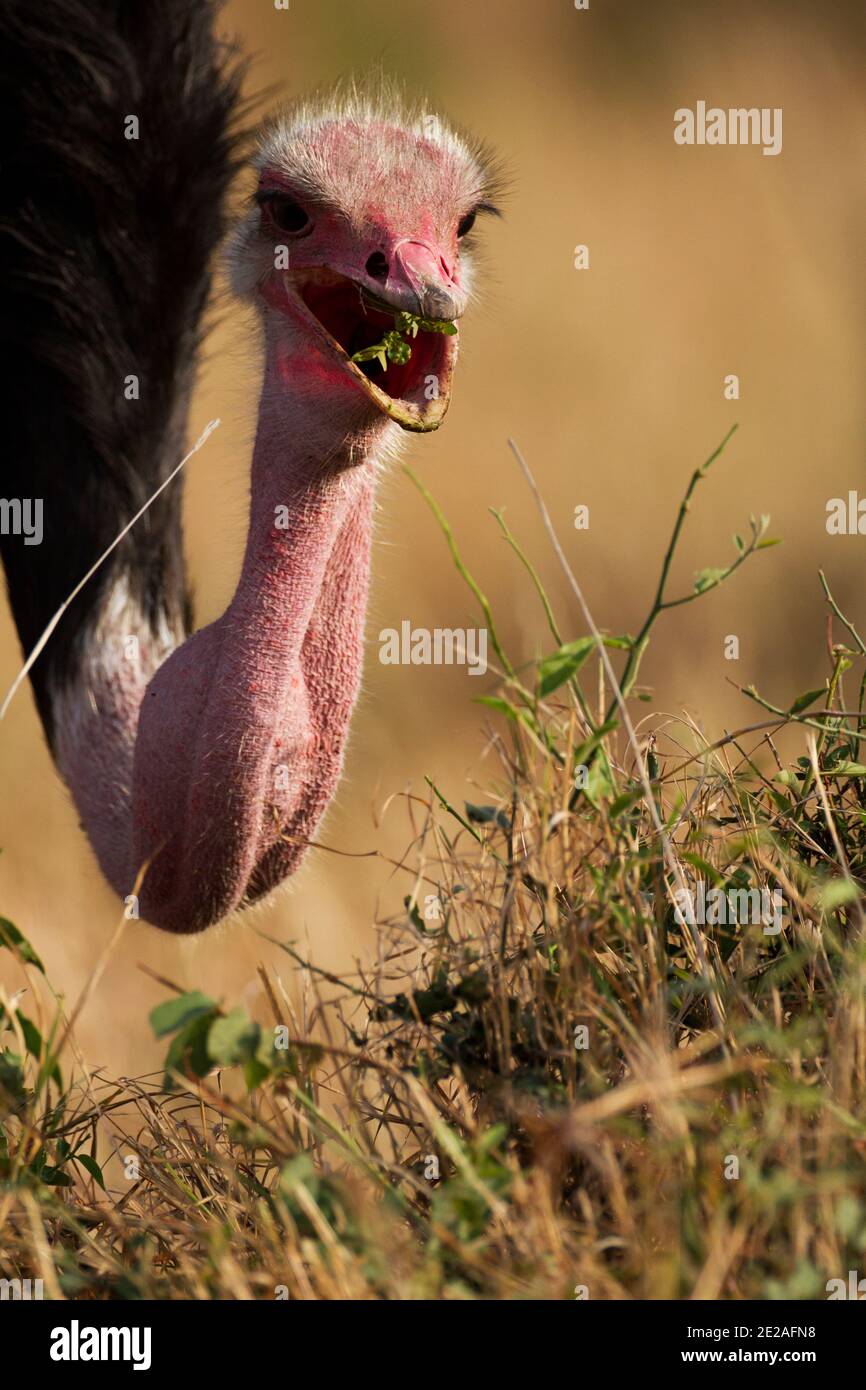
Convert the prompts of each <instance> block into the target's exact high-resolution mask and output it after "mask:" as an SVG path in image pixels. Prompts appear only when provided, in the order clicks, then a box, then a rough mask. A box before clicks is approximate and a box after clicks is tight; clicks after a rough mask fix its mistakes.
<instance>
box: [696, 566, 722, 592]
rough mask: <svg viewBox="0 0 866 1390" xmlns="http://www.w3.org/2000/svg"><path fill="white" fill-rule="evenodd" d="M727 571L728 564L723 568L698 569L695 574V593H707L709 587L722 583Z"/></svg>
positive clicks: (712, 587)
mask: <svg viewBox="0 0 866 1390" xmlns="http://www.w3.org/2000/svg"><path fill="white" fill-rule="evenodd" d="M727 572H728V570H727V567H726V566H725V567H723V568H721V569H705V570H698V573H697V574H696V575H695V593H696V594H703V593H706V591H707V589H714V588H715V587H716V585H717V584H720V583H721V581H722V580H723V579H724V577H725V575H726V574H727Z"/></svg>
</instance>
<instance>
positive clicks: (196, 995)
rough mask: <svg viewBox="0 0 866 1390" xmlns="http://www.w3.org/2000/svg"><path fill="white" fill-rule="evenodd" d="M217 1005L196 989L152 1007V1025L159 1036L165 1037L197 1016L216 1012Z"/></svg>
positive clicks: (155, 1033)
mask: <svg viewBox="0 0 866 1390" xmlns="http://www.w3.org/2000/svg"><path fill="white" fill-rule="evenodd" d="M216 1007H217V1006H216V1004H215V1003H214V1001H213V999H209V998H208V997H207V995H206V994H202V993H200V991H199V990H197V989H194V990H191V991H190V993H189V994H181V995H179V996H178V997H177V998H176V999H167V1000H166V1002H165V1003H164V1004H157V1006H156V1008H155V1009H151V1011H150V1026H151V1028H152V1029H153V1031H154V1035H155V1036H156V1037H157V1038H164V1037H165V1035H166V1033H176V1032H177V1030H178V1028H183V1027H185V1026H186V1024H188V1023H191V1022H192V1021H193V1020H194V1019H196V1018H201V1017H202V1016H203V1015H205V1014H212V1013H215V1012H216Z"/></svg>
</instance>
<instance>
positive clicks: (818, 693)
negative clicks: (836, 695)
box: [788, 685, 827, 714]
mask: <svg viewBox="0 0 866 1390" xmlns="http://www.w3.org/2000/svg"><path fill="white" fill-rule="evenodd" d="M826 695H827V687H826V685H822V686H820V687H819V688H818V689H817V690H807V691H806V692H805V693H804V694H803V695H798V696H797V698H796V700H795V701H794V703H793V705H792V706H791V708H790V709H789V710H788V713H789V714H799V713H800V711H801V710H804V709H808V708H809V705H814V703H815V701H816V700H821V699H825V698H826Z"/></svg>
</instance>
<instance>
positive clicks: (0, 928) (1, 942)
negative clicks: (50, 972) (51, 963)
mask: <svg viewBox="0 0 866 1390" xmlns="http://www.w3.org/2000/svg"><path fill="white" fill-rule="evenodd" d="M3 946H7V947H8V948H9V950H10V951H16V952H17V953H18V955H20V957H21V959H22V960H24V961H26V962H27V964H28V965H35V966H36V969H37V970H41V971H42V974H43V975H44V974H45V966H44V965H43V964H42V961H41V960H40V959H39V957H38V956H37V954H36V952H35V951H34V949H33V947H32V946H31V945H30V942H29V941H28V940H27V938H26V937H25V936H22V935H21V932H20V931H19V930H18V928H17V927H16V926H13V924H12V923H11V922H9V921H8V920H7V919H6V918H5V917H0V947H3Z"/></svg>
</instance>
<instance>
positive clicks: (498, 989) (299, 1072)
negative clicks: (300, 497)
mask: <svg viewBox="0 0 866 1390" xmlns="http://www.w3.org/2000/svg"><path fill="white" fill-rule="evenodd" d="M717 453H718V451H717ZM716 456H717V455H714V456H713V458H715V457H716ZM707 466H708V465H705V467H704V469H703V470H698V471H697V472H696V474H695V475H694V477H693V479H692V482H691V484H690V489H689V493H688V494H687V497H688V498H689V499H690V498H691V496H692V494H693V492H694V491H695V489H696V487H697V485H698V484H699V483H700V481H701V480H702V478H703V476H704V475H705V472H706V467H707ZM686 511H687V508H686V509H685V510H684V511H683V512H681V514H680V518H679V520H678V522H677V526H676V527H675V530H674V536H673V542H672V546H671V548H670V549H669V551H668V555H667V558H666V561H665V564H664V566H663V570H662V579H661V583H660V585H659V588H658V592H657V594H656V597H655V600H654V603H653V605H652V607H651V609H650V611H649V614H648V620H647V623H646V624H645V625H644V628H643V629H642V631H641V633H640V634H639V638H638V639H637V640H629V642H628V644H627V645H626V655H625V657H624V658H623V660H624V663H625V664H624V667H623V669H622V671H621V673H620V676H619V680H618V682H617V685H616V687H615V688H614V689H613V690H612V689H611V686H610V679H611V675H612V666H611V659H610V657H609V655H608V652H607V649H605V648H602V647H601V645H600V639H599V641H596V639H595V638H593V637H592V633H590V640H589V641H585V640H579V641H577V642H575V643H570V644H563V643H562V641H561V635H560V633H559V630H558V627H557V620H556V618H555V616H554V614H553V612H552V610H551V609H550V607H549V605H547V603H546V596H545V595H543V594H541V593H540V594H539V597H540V600H541V602H542V604H544V605H545V607H544V611H545V613H546V615H547V617H548V620H549V622H550V626H551V628H552V632H551V645H552V646H553V647H555V648H556V653H555V655H554V656H552V657H550V658H547V659H546V660H545V661H542V662H540V663H538V665H537V666H536V667H534V668H533V669H532V670H529V671H527V670H523V671H521V672H517V671H515V670H514V669H513V667H512V666H511V665H510V663H509V661H508V657H507V655H506V654H505V653H504V652H503V651H502V650H501V648H499V646H498V642H497V638H496V629H495V625H494V622H493V615H492V614H490V613H489V611H486V616H485V621H486V623H487V626H488V630H489V632H490V636H491V641H492V643H493V646H494V649H495V650H496V651H497V655H498V660H499V661H500V663H501V667H502V671H501V674H502V686H501V695H500V697H498V698H497V700H496V701H494V702H488V703H493V705H494V710H495V712H494V714H493V716H492V717H493V719H494V721H495V724H494V727H492V728H491V729H490V730H489V743H490V748H491V750H492V751H493V752H494V753H495V754H496V757H497V759H498V771H497V773H496V775H495V776H492V777H491V785H490V786H489V788H488V789H487V791H486V792H485V793H484V804H482V805H475V806H461V807H456V806H452V805H450V804H449V801H448V797H447V789H445V788H441V789H440V788H435V787H431V788H430V791H429V795H427V796H425V797H409V798H407V800H406V814H407V817H408V819H409V822H410V824H411V843H410V845H409V848H408V849H407V852H406V855H405V857H404V859H403V861H402V863H401V864H400V865H399V866H397V867H396V868H395V872H397V873H401V874H405V875H407V885H408V890H407V893H406V899H405V905H404V908H405V910H404V911H403V912H402V913H401V914H400V915H399V917H398V918H396V919H394V920H389V921H386V922H381V923H379V924H378V942H379V949H378V952H377V956H376V963H375V966H371V967H370V968H369V969H368V970H365V971H362V972H360V973H359V974H357V975H355V976H352V977H351V978H344V979H338V978H336V977H334V976H331V975H329V974H327V973H326V972H323V971H321V970H319V969H318V968H317V967H316V965H315V962H308V961H304V960H302V959H301V958H300V957H299V956H298V955H297V953H296V951H295V948H294V947H293V946H292V945H291V944H286V946H285V950H286V953H287V961H288V962H290V963H291V968H292V969H293V970H297V971H300V972H301V973H302V975H303V978H304V981H305V983H306V997H307V1004H306V1006H305V1009H304V1013H303V1016H302V1017H300V1018H299V1017H298V1016H297V1015H296V1013H295V1011H294V1010H293V1009H292V1007H291V1005H290V1003H289V992H288V990H286V989H284V988H283V985H282V982H281V981H280V979H279V978H278V977H277V976H276V975H273V974H270V973H266V972H264V971H263V972H262V978H263V983H264V986H265V991H266V997H267V999H268V1001H269V1007H270V1011H271V1017H270V1018H268V1019H267V1020H266V1021H264V1022H261V1023H254V1022H252V1021H251V1020H250V1019H248V1018H247V1017H246V1015H245V1014H244V1012H243V1011H242V1010H240V1009H232V1008H230V1007H224V1006H222V1005H221V1004H220V1003H218V1002H216V1001H212V1000H209V999H206V998H205V997H204V996H201V995H190V994H185V995H181V994H179V993H175V992H172V991H171V987H170V984H169V998H168V1002H167V1003H166V1004H165V1005H163V1006H160V1008H159V1009H157V1010H156V1011H155V1012H154V1014H153V1015H152V1022H153V1024H154V1026H155V1028H156V1030H157V1031H158V1032H159V1033H160V1034H162V1035H164V1036H166V1037H167V1038H168V1037H170V1038H171V1039H172V1042H171V1045H170V1051H169V1056H168V1059H167V1068H168V1073H169V1075H168V1076H167V1077H166V1078H162V1077H151V1078H145V1079H139V1080H136V1081H130V1080H128V1079H125V1078H120V1079H115V1078H111V1077H105V1076H101V1075H96V1076H90V1075H88V1073H87V1071H86V1068H85V1067H84V1064H83V1061H82V1059H80V1058H75V1056H74V1029H73V1030H71V1031H70V1032H69V1044H70V1046H73V1054H72V1055H73V1071H74V1077H73V1080H72V1081H68V1080H66V1079H65V1078H63V1077H62V1076H61V1074H60V1071H59V1067H58V1062H57V1058H58V1056H59V1051H60V1045H61V1043H62V1042H63V1039H64V1035H65V1033H66V1032H67V1031H69V1030H68V1029H67V1027H66V1024H65V1022H64V1020H63V1018H62V1016H61V1011H60V1010H59V1008H55V1006H54V1005H53V1004H51V1003H50V1002H48V999H47V995H46V994H45V991H43V992H42V995H41V998H42V1001H43V1002H42V1004H41V1005H40V1007H41V1008H42V1013H41V1014H38V1013H37V1015H36V1017H32V1015H33V1014H34V1006H33V1004H32V1002H28V1001H32V999H33V995H32V992H31V993H28V994H26V995H24V996H23V997H22V998H19V999H15V1000H12V999H4V1001H3V1004H4V1014H3V1015H2V1020H0V1028H5V1030H6V1031H4V1032H3V1033H2V1034H0V1039H2V1041H3V1045H4V1046H5V1048H6V1051H5V1052H3V1053H2V1054H0V1087H2V1089H3V1094H4V1096H5V1100H4V1103H3V1110H2V1112H0V1232H2V1234H0V1275H2V1277H5V1278H10V1279H11V1278H15V1277H22V1278H24V1277H28V1276H35V1277H42V1278H43V1280H44V1284H45V1289H46V1293H50V1294H52V1295H53V1296H59V1295H61V1294H65V1295H66V1296H67V1297H79V1298H81V1297H88V1298H102V1297H108V1296H114V1297H130V1298H132V1297H161V1298H181V1299H182V1298H269V1299H270V1298H275V1297H291V1298H303V1299H349V1298H353V1299H354V1298H360V1299H363V1298H388V1299H412V1298H437V1299H440V1298H443V1299H451V1298H494V1299H503V1298H504V1299H508V1298H574V1297H575V1296H578V1297H579V1296H586V1295H588V1296H590V1297H591V1298H593V1299H622V1298H633V1297H645V1298H647V1297H648V1298H656V1299H678V1298H684V1297H693V1298H723V1299H740V1298H759V1299H766V1298H775V1297H792V1298H813V1297H814V1298H822V1297H826V1284H827V1281H828V1280H829V1279H831V1278H837V1277H842V1278H844V1277H845V1276H846V1275H847V1271H848V1270H849V1269H857V1270H862V1266H863V1260H864V1249H866V1162H864V1157H866V1010H864V979H866V951H864V935H863V925H864V918H863V906H862V903H863V898H864V886H866V799H864V790H863V789H864V777H866V766H864V765H863V764H862V763H861V762H860V761H859V759H860V746H861V739H862V738H863V737H864V736H866V721H864V719H863V717H862V715H861V713H860V708H861V704H862V698H863V687H862V683H861V685H860V703H858V702H857V701H854V700H852V701H851V702H850V704H849V705H846V700H845V690H846V681H847V682H849V683H850V681H851V680H852V679H853V678H854V675H856V674H859V673H860V672H861V671H862V669H863V668H864V658H866V647H864V644H863V642H862V641H861V639H860V637H859V635H858V634H857V633H856V631H855V630H854V629H853V628H852V627H851V625H850V624H849V623H848V622H847V620H846V619H845V617H844V615H843V614H842V613H841V612H839V610H838V609H837V608H836V607H835V605H834V603H833V600H832V596H831V595H829V592H828V602H829V604H830V609H831V612H832V613H833V617H834V621H835V623H836V625H837V631H836V634H835V635H836V636H838V637H839V638H840V639H843V640H840V641H839V642H838V643H837V644H836V645H834V644H833V642H832V640H831V642H830V644H829V648H828V650H829V661H830V672H829V675H828V680H827V684H826V687H825V688H824V689H822V690H819V691H813V692H811V698H808V699H807V698H806V697H804V698H803V700H802V701H793V702H792V706H791V708H790V709H788V710H785V711H782V710H775V711H774V710H773V708H772V707H769V706H768V705H767V702H766V701H764V700H763V698H762V697H761V696H758V695H757V694H756V693H754V694H753V698H755V699H756V700H757V701H758V702H759V704H762V705H763V706H764V709H763V711H762V713H764V714H765V715H766V718H765V719H764V720H763V721H762V722H760V723H757V724H754V725H753V726H752V727H751V728H750V729H747V730H741V731H739V732H738V733H736V734H727V735H725V737H724V738H722V739H721V740H720V741H719V742H718V744H717V745H715V746H712V747H710V746H708V745H707V743H706V741H705V740H704V739H703V738H702V736H701V735H700V733H699V731H698V730H697V729H696V728H695V727H693V726H691V725H689V724H688V722H687V721H685V720H683V721H681V722H680V723H678V724H677V723H674V722H673V721H671V720H669V719H666V720H661V719H650V720H648V721H644V722H642V723H638V724H637V725H636V726H635V725H633V724H632V717H631V716H630V717H628V718H626V717H625V715H624V710H625V709H626V708H629V709H636V708H638V706H636V705H634V704H633V703H632V702H633V700H634V699H635V698H636V697H639V696H640V695H641V693H642V692H641V690H640V686H639V684H638V668H639V661H640V656H641V654H642V650H643V647H642V646H641V643H644V642H645V640H646V639H648V637H649V632H650V629H651V628H652V627H653V625H654V623H655V621H656V619H657V618H659V617H660V616H661V615H662V613H664V611H665V609H666V608H667V607H671V606H677V603H678V602H679V600H677V599H674V600H673V601H672V600H671V599H670V597H669V596H668V595H667V594H666V591H665V581H666V575H667V571H668V567H669V561H670V557H671V555H672V553H673V549H674V548H675V546H676V542H677V540H678V538H679V531H680V529H681V526H682V523H683V521H684V519H685V514H686ZM765 529H766V528H765V526H764V525H763V524H762V523H756V524H755V526H754V527H753V528H752V540H751V541H750V542H748V544H744V546H743V547H742V550H738V551H737V552H736V555H735V560H734V562H733V563H732V565H731V566H729V567H728V571H730V572H732V571H733V569H735V568H738V567H739V565H740V564H741V563H742V562H743V560H742V559H741V558H738V557H740V556H741V555H742V553H743V551H745V552H747V554H746V556H745V558H748V554H750V553H751V552H752V551H753V550H756V549H759V548H760V547H761V545H762V543H763V540H764V530H765ZM449 539H450V544H451V546H452V554H453V556H454V558H455V560H456V562H457V563H458V566H460V567H461V568H462V562H461V560H460V556H459V554H458V552H457V549H456V545H455V543H454V541H453V538H452V537H450V538H449ZM513 539H514V538H512V541H513ZM514 544H515V545H517V542H516V541H514ZM728 571H704V572H703V573H702V575H701V576H699V578H698V581H697V583H696V588H695V591H694V593H693V594H691V595H690V596H689V597H688V601H692V600H697V599H699V598H700V594H701V592H703V591H706V589H707V588H708V587H713V586H715V585H716V584H718V583H721V582H725V579H726V577H727V573H728ZM527 572H528V574H529V576H530V580H531V581H532V582H535V575H534V570H533V569H532V567H531V566H529V565H527ZM467 578H468V576H467ZM471 582H472V581H471V580H470V583H471ZM737 582H742V580H738V581H737ZM475 592H476V594H477V596H478V597H479V599H480V600H481V602H482V604H484V600H483V596H482V595H480V594H479V593H478V591H477V589H476V590H475ZM683 601H686V600H685V599H684V600H683ZM589 621H590V625H591V619H590V620H589ZM612 650H614V652H616V648H612ZM587 673H590V676H589V679H588V680H587V679H586V676H587ZM851 673H854V674H853V675H852V674H851ZM581 681H583V684H581ZM588 691H591V694H589V693H588ZM620 692H624V696H625V697H630V698H629V701H628V706H627V707H626V705H625V700H624V698H623V696H622V694H621V693H620ZM846 709H847V710H848V712H847V713H843V711H846ZM782 729H784V730H785V735H784V737H785V739H787V741H788V743H789V744H792V743H796V744H798V746H797V747H794V753H795V754H797V755H798V757H797V759H796V760H795V761H793V762H792V763H791V765H790V766H789V767H788V768H787V769H785V768H783V766H782V761H781V758H780V757H779V756H778V754H777V747H778V746H779V741H778V739H777V738H776V734H777V732H778V731H780V730H782ZM581 768H584V769H585V770H586V771H585V773H581V772H580V769H581ZM698 882H702V883H703V884H704V885H705V887H706V889H707V890H709V889H712V888H719V889H721V890H722V891H723V893H724V894H725V895H728V894H735V893H737V892H738V891H740V892H748V891H749V890H757V892H758V893H760V890H762V889H763V890H766V891H767V892H768V893H772V892H773V891H777V892H778V893H780V894H781V897H780V898H779V902H780V903H781V905H782V906H781V917H780V919H779V922H778V926H779V929H778V930H775V929H774V930H771V931H769V932H768V931H766V930H765V925H768V924H765V923H764V922H762V921H761V920H759V919H757V920H756V919H755V916H754V913H753V914H752V917H751V919H750V920H744V919H743V912H742V904H744V903H745V902H746V901H747V899H746V897H745V896H744V897H741V898H739V899H731V901H732V902H739V903H740V905H741V906H740V907H739V908H738V909H737V911H738V920H736V921H733V922H731V921H729V922H727V923H725V922H719V923H714V922H713V921H712V914H710V920H709V921H708V922H706V923H704V924H701V923H695V924H690V923H689V922H688V921H682V920H678V917H677V915H676V913H675V910H674V908H675V901H674V899H675V894H676V893H677V891H678V890H680V891H681V890H682V889H683V888H684V887H688V888H695V886H696V884H697V883H698ZM769 925H770V926H771V927H773V926H774V924H773V923H769ZM4 930H5V941H6V944H7V945H8V946H9V947H10V948H11V949H12V950H14V951H15V952H16V953H17V954H18V956H19V959H20V962H21V968H22V970H23V972H24V973H25V975H26V976H27V977H28V980H29V982H30V984H31V985H32V984H33V983H34V982H35V981H36V980H38V979H39V971H40V966H39V963H38V961H35V960H34V959H33V958H32V952H30V951H29V950H28V948H27V946H26V943H25V942H24V941H23V938H21V937H20V936H19V934H18V933H16V932H15V930H14V929H13V928H11V927H10V926H9V925H8V924H7V925H6V927H5V929H4ZM28 958H29V959H28ZM67 1054H68V1049H67ZM112 1153H113V1154H114V1155H115V1157H114V1158H113V1159H111V1161H110V1163H108V1164H106V1162H105V1160H106V1158H107V1157H108V1156H109V1155H110V1154H112ZM103 1169H104V1170H105V1171H103ZM103 1183H105V1184H106V1186H107V1188H108V1190H107V1191H106V1190H105V1188H104V1187H103V1186H102V1184H103Z"/></svg>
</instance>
